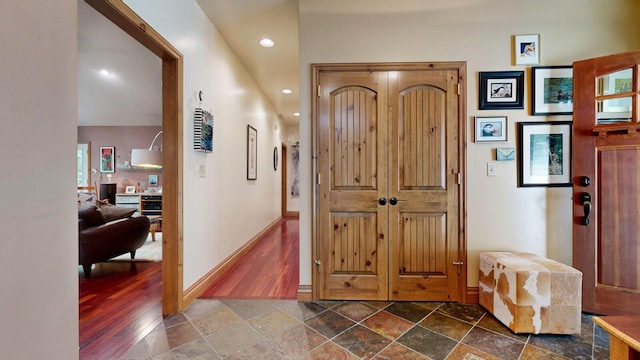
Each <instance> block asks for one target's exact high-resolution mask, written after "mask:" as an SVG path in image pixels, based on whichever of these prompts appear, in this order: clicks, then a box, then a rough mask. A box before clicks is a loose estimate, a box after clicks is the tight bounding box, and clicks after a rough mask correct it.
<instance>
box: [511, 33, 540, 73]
mask: <svg viewBox="0 0 640 360" xmlns="http://www.w3.org/2000/svg"><path fill="white" fill-rule="evenodd" d="M513 38H514V46H513V52H514V54H513V55H514V58H515V64H516V65H531V64H538V63H540V35H538V34H535V35H516V36H514V37H513Z"/></svg>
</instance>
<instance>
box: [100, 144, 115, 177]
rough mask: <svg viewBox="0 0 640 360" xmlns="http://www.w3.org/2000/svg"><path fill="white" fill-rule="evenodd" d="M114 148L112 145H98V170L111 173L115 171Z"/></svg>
mask: <svg viewBox="0 0 640 360" xmlns="http://www.w3.org/2000/svg"><path fill="white" fill-rule="evenodd" d="M115 158H116V148H115V147H113V146H101V147H100V172H103V173H112V172H115V169H116V165H115V160H114V159H115Z"/></svg>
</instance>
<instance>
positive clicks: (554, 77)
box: [531, 66, 573, 115]
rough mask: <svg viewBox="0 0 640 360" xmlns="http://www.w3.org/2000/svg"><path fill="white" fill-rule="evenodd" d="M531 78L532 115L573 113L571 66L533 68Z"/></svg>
mask: <svg viewBox="0 0 640 360" xmlns="http://www.w3.org/2000/svg"><path fill="white" fill-rule="evenodd" d="M531 78H532V80H533V81H532V83H531V94H532V101H531V103H532V109H533V115H570V114H572V113H573V67H572V66H537V67H535V66H534V67H532V68H531Z"/></svg>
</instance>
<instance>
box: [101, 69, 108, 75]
mask: <svg viewBox="0 0 640 360" xmlns="http://www.w3.org/2000/svg"><path fill="white" fill-rule="evenodd" d="M100 74H102V75H104V76H109V75H111V72H110V71H109V70H107V69H102V70H100Z"/></svg>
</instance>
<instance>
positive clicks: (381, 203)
mask: <svg viewBox="0 0 640 360" xmlns="http://www.w3.org/2000/svg"><path fill="white" fill-rule="evenodd" d="M378 204H380V205H387V199H386V198H383V197H381V198H380V199H378Z"/></svg>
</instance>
